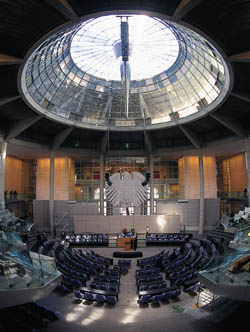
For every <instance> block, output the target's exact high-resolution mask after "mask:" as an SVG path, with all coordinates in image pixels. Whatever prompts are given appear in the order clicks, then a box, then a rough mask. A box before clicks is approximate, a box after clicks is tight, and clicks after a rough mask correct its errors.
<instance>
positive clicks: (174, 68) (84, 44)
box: [21, 14, 229, 130]
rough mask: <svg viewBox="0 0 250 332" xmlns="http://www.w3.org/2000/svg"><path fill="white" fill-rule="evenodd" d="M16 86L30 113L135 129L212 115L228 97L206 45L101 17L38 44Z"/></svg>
mask: <svg viewBox="0 0 250 332" xmlns="http://www.w3.org/2000/svg"><path fill="white" fill-rule="evenodd" d="M123 23H125V24H124V25H125V28H124V25H123ZM124 29H125V30H124ZM126 29H127V30H126ZM124 31H125V32H124ZM124 33H125V35H124ZM124 36H125V37H124ZM124 68H125V69H124ZM21 87H22V92H23V95H24V98H25V99H26V101H27V102H28V103H29V104H30V105H31V106H32V107H33V108H35V109H36V110H37V111H39V112H41V113H43V114H44V115H45V116H47V117H49V118H52V119H55V120H57V121H61V122H64V123H67V124H73V125H75V126H79V127H87V128H92V127H94V128H99V129H107V128H110V129H114V130H116V129H117V128H118V129H121V128H122V127H124V128H128V127H130V129H133V128H134V129H135V130H138V129H143V128H145V126H147V128H148V127H150V128H151V127H152V128H155V127H164V126H170V125H175V124H177V123H183V122H185V121H189V120H190V118H192V119H193V118H196V117H199V116H202V115H204V114H205V113H206V112H208V111H210V110H212V109H214V107H216V106H217V105H218V104H219V103H220V102H221V101H222V100H223V99H224V97H225V96H226V94H227V92H228V87H229V71H228V67H227V65H226V63H225V61H224V59H223V57H222V56H221V54H220V53H219V52H218V50H217V49H216V48H215V47H214V46H213V45H212V44H211V42H209V41H208V40H206V39H205V38H204V37H203V36H201V35H198V34H197V33H196V32H194V31H193V30H190V29H188V28H187V27H184V26H182V25H180V24H176V23H173V22H170V21H166V20H164V19H160V18H158V17H153V16H146V15H124V14H123V16H122V17H121V16H117V15H105V16H99V17H97V18H91V19H88V20H86V21H83V22H81V23H79V24H77V25H74V26H73V27H70V28H64V29H63V30H61V31H59V32H57V33H55V34H53V35H52V36H51V37H49V38H48V39H46V40H45V41H43V42H42V43H41V44H40V46H38V47H37V48H36V49H35V50H34V51H33V52H32V53H31V55H30V56H29V57H28V59H27V61H26V63H25V65H24V67H23V71H22V75H21Z"/></svg>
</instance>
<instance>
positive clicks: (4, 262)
mask: <svg viewBox="0 0 250 332" xmlns="http://www.w3.org/2000/svg"><path fill="white" fill-rule="evenodd" d="M0 268H1V275H0V291H1V290H6V289H21V288H29V289H30V288H37V287H41V286H45V285H47V284H48V283H49V282H50V281H52V280H54V279H55V278H57V277H58V276H60V272H58V271H57V269H56V265H55V261H54V259H52V258H50V257H46V256H42V255H38V254H36V253H32V252H30V256H29V257H28V256H26V259H24V256H23V257H21V255H16V256H13V255H12V256H9V255H4V256H3V255H1V254H0Z"/></svg>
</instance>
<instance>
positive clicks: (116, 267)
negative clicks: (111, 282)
mask: <svg viewBox="0 0 250 332" xmlns="http://www.w3.org/2000/svg"><path fill="white" fill-rule="evenodd" d="M114 270H117V271H119V272H120V273H122V274H126V273H128V267H127V266H126V265H114Z"/></svg>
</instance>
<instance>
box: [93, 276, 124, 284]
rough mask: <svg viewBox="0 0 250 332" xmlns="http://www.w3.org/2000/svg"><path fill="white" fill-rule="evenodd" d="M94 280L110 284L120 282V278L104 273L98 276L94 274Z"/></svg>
mask: <svg viewBox="0 0 250 332" xmlns="http://www.w3.org/2000/svg"><path fill="white" fill-rule="evenodd" d="M94 281H96V282H100V283H104V282H106V283H110V284H116V285H119V283H120V278H117V277H107V276H104V275H98V276H94Z"/></svg>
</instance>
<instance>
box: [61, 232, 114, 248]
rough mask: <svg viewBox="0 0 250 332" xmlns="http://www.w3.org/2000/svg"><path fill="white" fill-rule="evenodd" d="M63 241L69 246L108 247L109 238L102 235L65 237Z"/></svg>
mask: <svg viewBox="0 0 250 332" xmlns="http://www.w3.org/2000/svg"><path fill="white" fill-rule="evenodd" d="M65 241H66V242H68V243H69V244H70V245H71V246H108V243H109V237H108V235H103V234H76V235H75V234H73V235H66V237H65Z"/></svg>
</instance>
